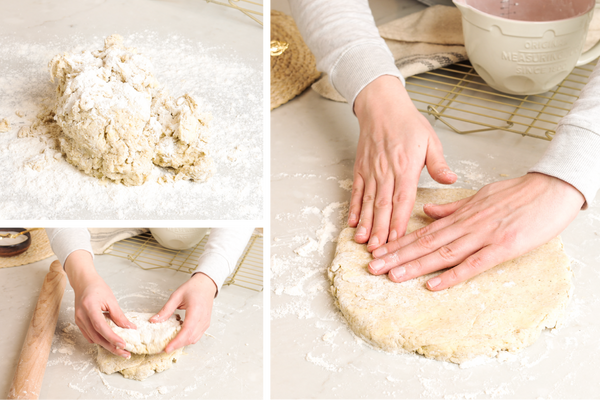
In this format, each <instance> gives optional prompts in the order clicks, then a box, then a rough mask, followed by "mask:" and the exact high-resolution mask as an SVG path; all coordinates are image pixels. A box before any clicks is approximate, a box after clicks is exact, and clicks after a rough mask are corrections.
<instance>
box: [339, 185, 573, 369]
mask: <svg viewBox="0 0 600 400" xmlns="http://www.w3.org/2000/svg"><path fill="white" fill-rule="evenodd" d="M474 193H475V192H474V191H471V190H466V189H419V190H418V193H417V200H416V203H415V206H414V208H413V212H412V215H411V219H410V222H409V226H408V231H409V232H412V231H414V230H416V229H418V228H420V227H423V226H425V225H428V224H429V223H431V222H433V220H432V219H431V218H429V217H427V216H426V215H425V213H423V211H422V210H423V204H426V203H448V202H452V201H456V200H459V199H461V198H464V197H467V196H470V195H472V194H474ZM353 237H354V229H352V228H346V229H344V230H343V231H342V232H341V233H340V237H339V239H338V245H337V250H336V256H335V259H334V260H333V263H332V264H331V267H330V268H329V278H330V280H331V292H332V294H333V296H334V298H335V300H336V304H337V305H338V307H339V308H340V310H341V311H342V314H343V315H344V317H345V318H346V319H347V320H348V323H349V325H350V327H351V328H352V330H353V331H354V332H355V333H356V334H357V335H358V336H360V337H361V338H363V339H365V340H366V341H367V342H369V343H371V344H372V345H374V346H376V347H378V348H381V349H382V350H385V351H388V352H392V353H401V352H406V351H409V352H416V353H419V354H422V355H424V356H426V357H429V358H434V359H437V360H443V361H451V362H455V363H461V362H464V361H468V360H471V359H473V358H475V357H478V356H490V357H491V356H495V355H497V354H498V352H499V351H502V350H504V351H511V352H515V351H518V350H521V349H522V348H524V347H526V346H528V345H530V344H532V343H533V342H534V341H535V340H536V339H537V338H538V337H539V335H540V332H541V331H542V330H543V329H544V328H554V327H555V326H556V325H557V323H558V322H559V321H560V319H561V318H562V317H563V315H564V311H565V308H566V305H567V302H568V300H569V297H570V293H571V288H572V285H571V275H572V272H571V267H570V262H569V259H568V258H567V256H566V254H565V253H564V251H563V246H562V242H561V240H560V238H555V239H553V240H551V241H550V242H548V243H546V244H545V245H543V246H540V247H538V248H537V249H535V250H532V251H531V252H529V253H527V254H525V255H523V256H521V257H518V258H516V259H514V260H511V261H507V262H505V263H502V264H500V265H497V266H496V267H494V268H492V269H490V270H488V271H486V272H484V273H482V274H480V275H478V276H476V277H474V278H472V279H470V280H469V281H467V282H463V283H461V284H459V285H457V286H455V287H452V288H449V289H447V290H443V291H440V292H431V291H429V290H427V289H426V288H425V282H426V281H427V280H428V279H430V278H432V277H433V276H435V275H437V274H438V273H433V274H429V275H425V276H422V277H419V278H416V279H413V280H410V281H407V282H403V283H394V282H392V281H390V280H389V279H388V277H387V275H381V276H374V275H371V274H369V273H368V272H367V265H368V263H369V261H371V260H372V258H371V255H370V253H369V252H367V250H366V246H365V245H361V244H357V243H356V242H354V240H353Z"/></svg>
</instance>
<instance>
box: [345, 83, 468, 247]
mask: <svg viewBox="0 0 600 400" xmlns="http://www.w3.org/2000/svg"><path fill="white" fill-rule="evenodd" d="M354 112H355V113H356V117H357V118H358V122H359V124H360V137H359V139H358V146H357V149H356V161H355V163H354V184H353V185H352V198H351V200H350V210H349V217H348V225H349V226H351V227H357V229H356V235H355V237H354V240H356V242H357V243H367V250H368V251H371V252H372V251H373V250H375V249H377V248H379V247H380V246H383V245H384V244H385V243H387V242H388V241H390V242H391V241H394V240H398V239H400V238H401V237H402V236H404V233H405V232H406V226H407V225H408V219H409V218H410V213H411V211H412V208H413V205H414V202H415V197H416V194H417V184H418V183H419V176H420V175H421V170H422V169H423V167H424V166H426V167H427V170H428V171H429V175H431V177H432V178H433V179H434V180H435V181H437V182H439V183H444V184H451V183H454V182H456V179H457V176H456V174H455V173H453V172H452V171H451V170H450V168H449V167H448V164H446V160H445V159H444V153H443V151H442V144H441V143H440V140H439V139H438V137H437V135H436V133H435V131H434V130H433V128H432V127H431V124H430V123H429V121H427V119H426V118H425V117H424V116H423V115H421V113H420V112H419V111H418V110H417V108H416V107H415V106H414V104H413V103H412V100H411V99H410V97H409V96H408V93H407V92H406V89H405V88H404V86H402V82H401V81H400V79H398V78H397V77H395V76H390V75H384V76H380V77H379V78H377V79H375V80H374V81H373V82H371V83H369V84H368V85H367V86H365V88H364V89H363V90H362V91H361V92H360V93H359V94H358V96H357V97H356V100H355V102H354Z"/></svg>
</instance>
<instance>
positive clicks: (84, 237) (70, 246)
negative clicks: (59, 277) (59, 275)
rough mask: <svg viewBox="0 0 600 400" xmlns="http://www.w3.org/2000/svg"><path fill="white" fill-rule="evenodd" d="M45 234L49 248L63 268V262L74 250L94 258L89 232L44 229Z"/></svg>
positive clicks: (71, 229)
mask: <svg viewBox="0 0 600 400" xmlns="http://www.w3.org/2000/svg"><path fill="white" fill-rule="evenodd" d="M46 234H47V235H48V239H49V240H50V247H52V251H53V252H54V254H56V257H58V261H60V264H61V265H62V266H63V268H64V267H65V261H66V260H67V258H68V257H69V255H70V254H71V253H72V252H74V251H75V250H85V251H87V252H89V253H90V254H91V255H92V258H94V252H93V251H92V245H91V243H90V240H91V237H90V232H89V231H88V230H87V229H86V228H46Z"/></svg>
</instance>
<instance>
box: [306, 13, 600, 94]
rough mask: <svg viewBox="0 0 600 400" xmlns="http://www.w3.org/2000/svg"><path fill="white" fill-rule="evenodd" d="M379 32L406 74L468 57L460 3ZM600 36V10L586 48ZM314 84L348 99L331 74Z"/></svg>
mask: <svg viewBox="0 0 600 400" xmlns="http://www.w3.org/2000/svg"><path fill="white" fill-rule="evenodd" d="M379 34H380V35H381V37H382V38H383V39H384V40H385V43H386V44H387V45H388V47H389V48H390V50H391V51H392V54H393V56H394V60H395V61H396V67H398V70H399V71H400V73H401V74H402V76H404V77H405V78H408V77H409V76H412V75H416V74H421V73H423V72H427V71H431V70H434V69H438V68H442V67H446V66H448V65H451V64H454V63H457V62H460V61H464V60H467V59H468V57H467V52H466V51H465V46H464V44H465V41H464V37H463V31H462V18H461V14H460V11H458V9H457V8H456V7H448V6H433V7H429V8H426V9H424V10H423V11H420V12H418V13H414V14H411V15H409V16H406V17H404V18H399V19H397V20H394V21H391V22H388V23H387V24H384V25H382V26H380V27H379ZM598 40H600V12H597V13H595V15H594V18H593V19H592V22H591V23H590V29H589V31H588V35H587V38H586V42H585V45H584V48H583V50H584V51H586V50H587V49H589V48H590V47H592V46H593V45H594V44H595V43H596V42H598ZM311 87H312V88H313V90H315V91H316V92H317V93H319V94H320V95H321V96H323V97H325V98H327V99H330V100H334V101H340V102H346V99H344V98H343V97H342V95H341V94H339V93H338V92H337V90H335V89H334V88H333V86H331V83H330V82H329V77H328V76H327V75H323V76H322V77H321V79H319V80H318V81H317V82H315V83H314V84H313V85H312V86H311Z"/></svg>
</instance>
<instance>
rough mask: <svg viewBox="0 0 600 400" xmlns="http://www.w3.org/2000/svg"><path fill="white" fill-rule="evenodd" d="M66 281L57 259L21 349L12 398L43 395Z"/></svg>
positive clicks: (9, 395) (43, 287)
mask: <svg viewBox="0 0 600 400" xmlns="http://www.w3.org/2000/svg"><path fill="white" fill-rule="evenodd" d="M66 285H67V277H66V275H65V273H64V272H63V268H62V266H61V265H60V263H59V262H58V261H54V262H53V263H52V264H51V265H50V272H48V275H46V279H44V283H43V284H42V290H41V291H40V297H39V298H38V302H37V305H36V306H35V311H34V312H33V317H32V318H31V323H30V324H29V329H28V330H27V337H25V343H23V349H21V357H19V363H18V364H17V371H16V372H15V377H14V379H13V381H12V384H11V386H10V390H9V391H8V398H9V399H37V398H38V397H39V395H40V389H41V387H42V380H43V379H44V372H45V371H46V363H47V361H48V356H49V355H50V347H51V346H52V338H53V336H54V330H55V329H56V323H57V321H58V311H59V310H60V302H61V301H62V298H63V294H64V293H65V286H66Z"/></svg>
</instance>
